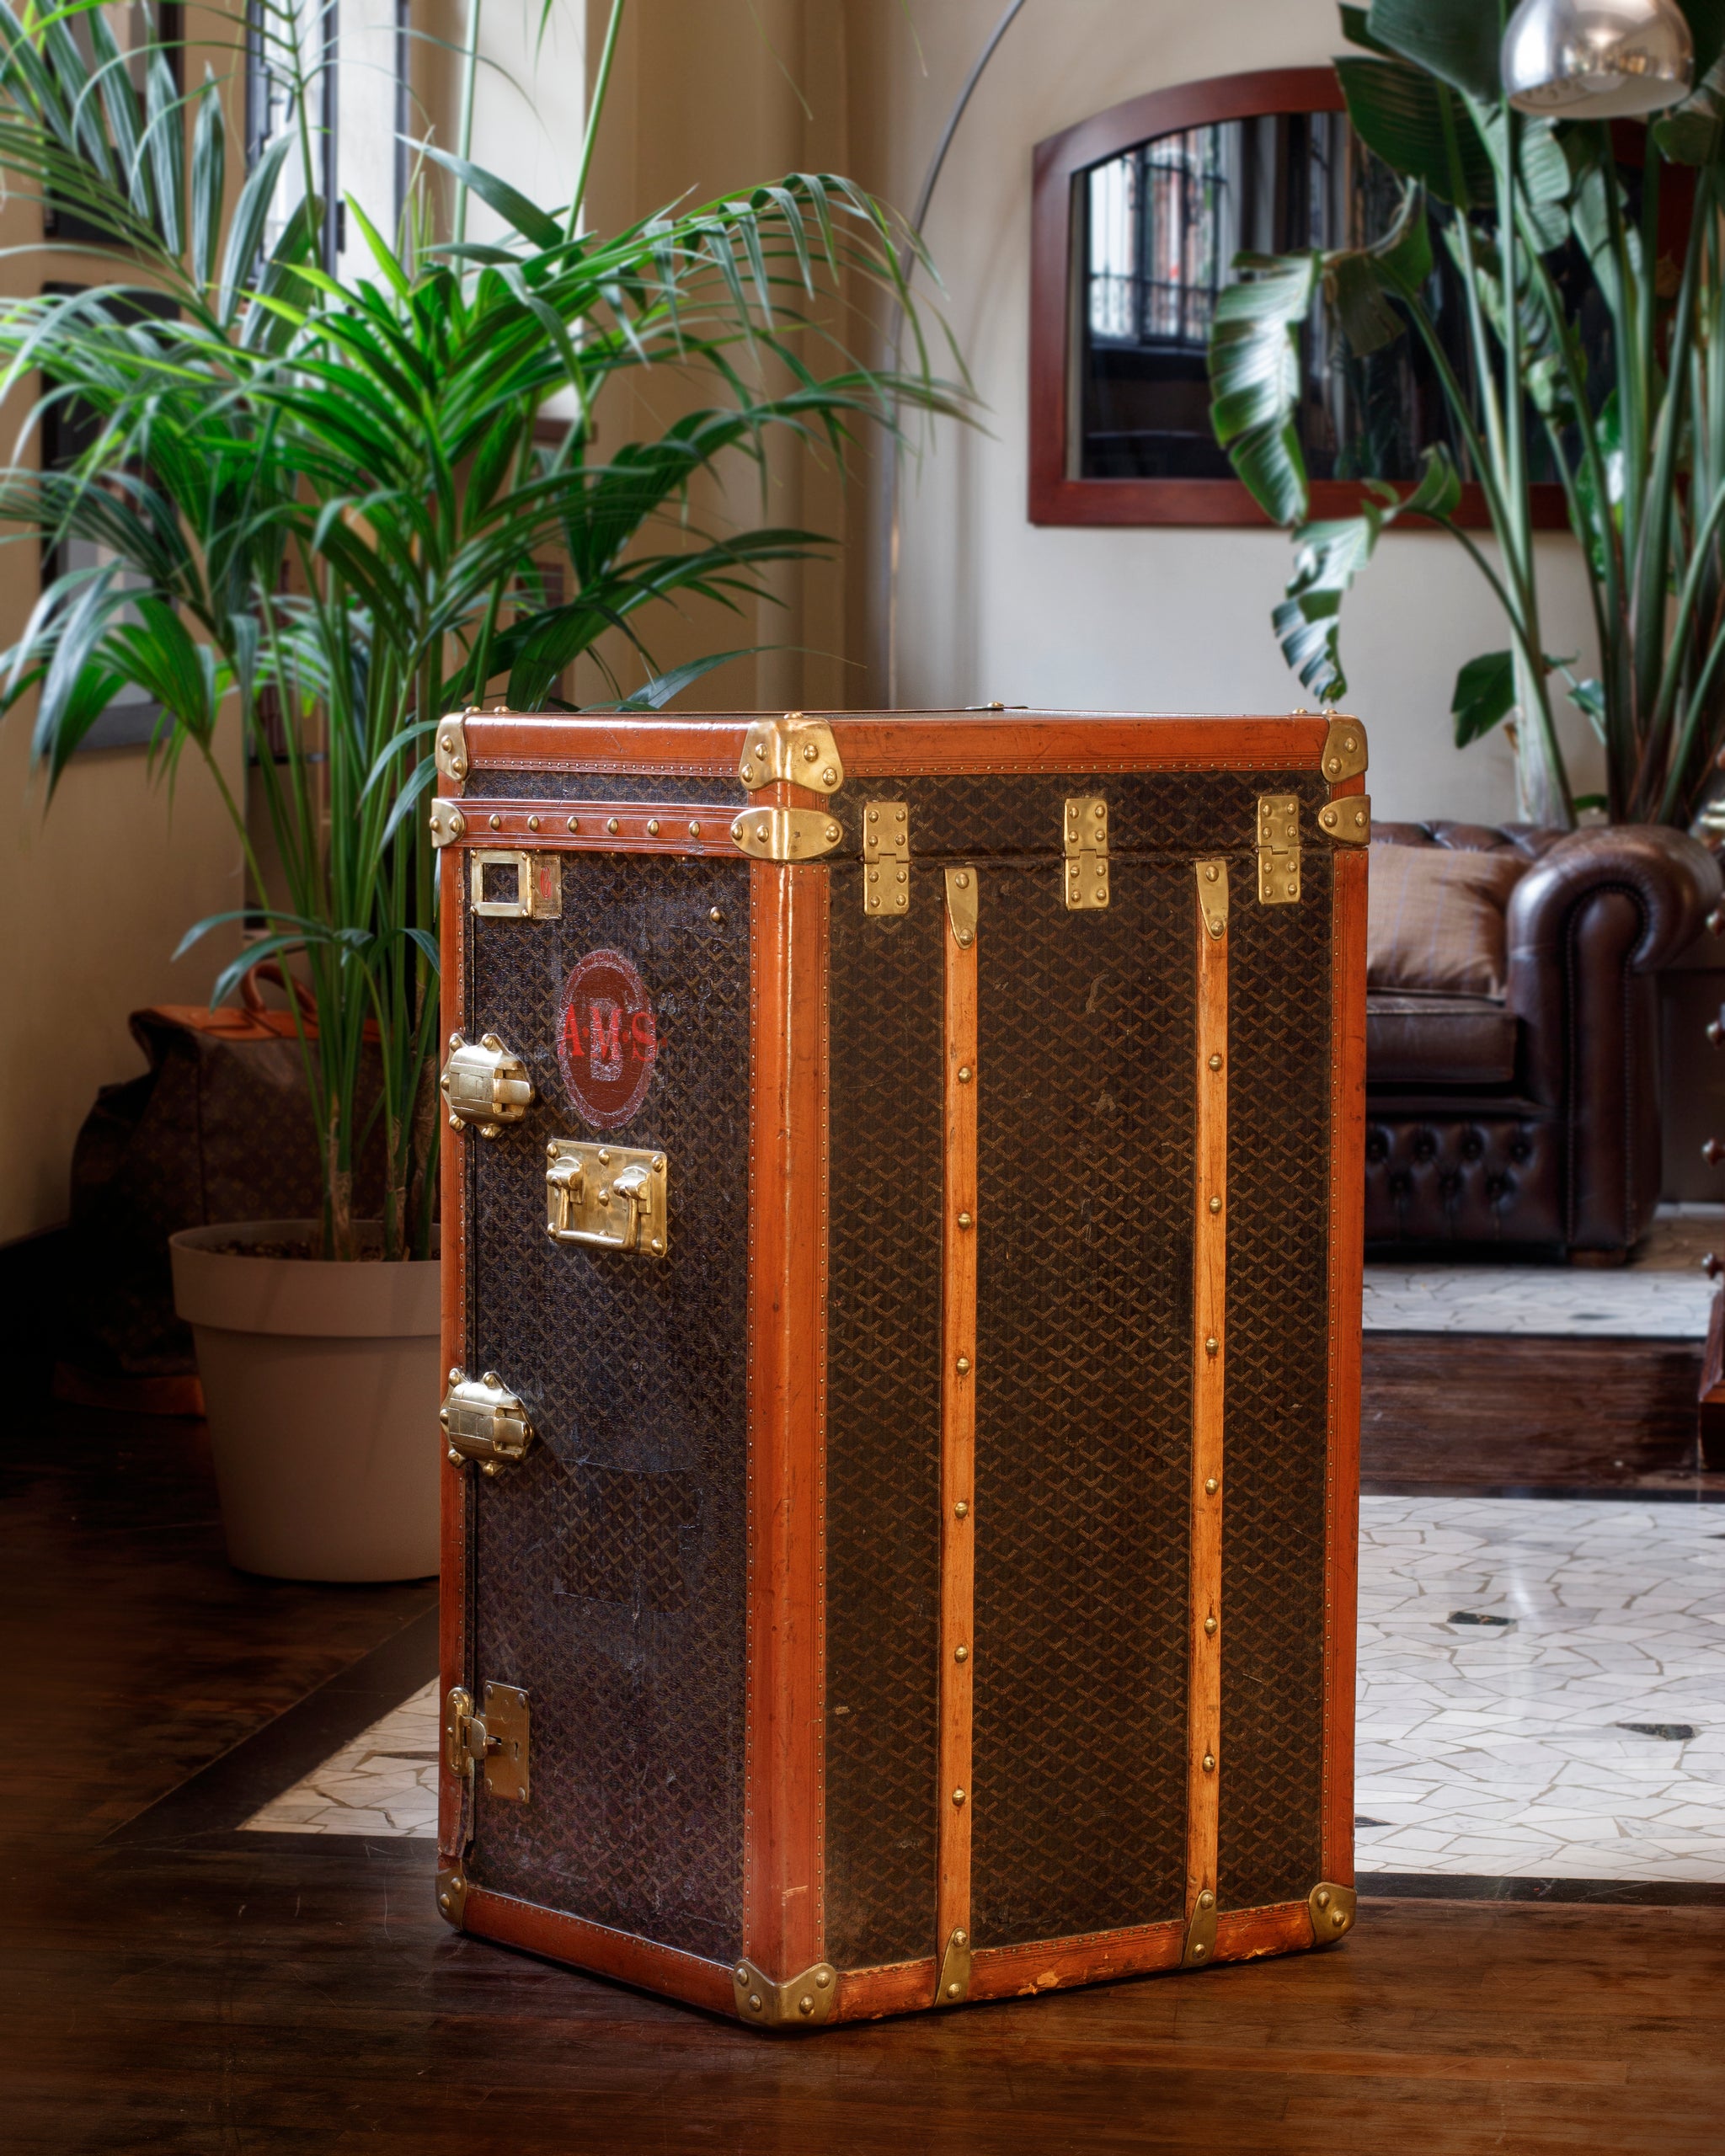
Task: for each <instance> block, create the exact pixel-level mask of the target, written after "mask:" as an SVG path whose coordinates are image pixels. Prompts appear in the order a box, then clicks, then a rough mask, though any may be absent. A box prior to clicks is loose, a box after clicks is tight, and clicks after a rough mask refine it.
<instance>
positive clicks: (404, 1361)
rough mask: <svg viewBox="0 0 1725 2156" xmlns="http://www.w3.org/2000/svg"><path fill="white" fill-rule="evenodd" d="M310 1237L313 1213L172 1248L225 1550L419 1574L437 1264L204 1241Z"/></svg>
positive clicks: (433, 1564)
mask: <svg viewBox="0 0 1725 2156" xmlns="http://www.w3.org/2000/svg"><path fill="white" fill-rule="evenodd" d="M362 1232H364V1231H363V1230H362ZM370 1233H371V1235H373V1236H375V1235H377V1228H376V1226H375V1225H373V1226H372V1227H371V1230H370ZM316 1235H317V1230H316V1227H315V1225H313V1224H312V1223H311V1222H309V1221H305V1220H261V1221H249V1222H247V1223H246V1224H245V1225H243V1226H213V1227H207V1228H188V1229H185V1230H183V1231H182V1232H181V1233H180V1234H179V1235H175V1236H174V1237H173V1238H172V1241H171V1243H170V1249H171V1251H172V1253H173V1261H174V1307H175V1309H176V1310H178V1311H179V1315H181V1316H182V1317H183V1318H184V1320H185V1321H186V1322H187V1323H188V1324H189V1325H190V1326H191V1328H192V1335H193V1337H194V1339H195V1342H196V1343H197V1353H198V1373H199V1375H200V1378H201V1379H202V1380H203V1386H204V1401H205V1407H206V1412H207V1414H208V1417H209V1423H210V1443H211V1450H212V1451H213V1452H214V1454H215V1459H216V1486H217V1487H218V1489H219V1491H220V1492H221V1498H222V1532H223V1534H224V1535H225V1537H226V1539H227V1555H228V1559H229V1561H230V1562H231V1563H232V1564H234V1565H236V1566H238V1567H239V1569H240V1570H241V1571H242V1572H264V1573H267V1574H269V1575H270V1577H274V1578H277V1579H291V1580H403V1579H422V1578H425V1577H427V1576H428V1575H430V1573H432V1572H435V1571H436V1570H437V1555H438V1525H437V1514H438V1469H439V1465H440V1462H441V1458H442V1446H441V1433H440V1431H439V1428H438V1422H437V1403H438V1400H439V1398H440V1396H441V1393H440V1385H439V1380H440V1377H441V1366H440V1364H439V1358H438V1311H439V1302H438V1267H437V1262H436V1260H435V1258H432V1259H430V1260H426V1261H415V1262H409V1263H407V1264H397V1265H386V1264H382V1263H380V1262H377V1261H376V1260H371V1261H369V1262H360V1263H357V1264H333V1263H329V1262H325V1261H323V1260H321V1259H315V1258H313V1259H306V1258H282V1257H242V1256H238V1255H236V1254H234V1253H233V1252H232V1251H231V1250H230V1251H222V1250H220V1249H218V1248H214V1247H212V1246H215V1245H221V1244H229V1245H232V1244H234V1243H259V1242H265V1243H269V1242H281V1243H293V1242H305V1241H307V1240H308V1239H309V1240H312V1241H315V1238H316Z"/></svg>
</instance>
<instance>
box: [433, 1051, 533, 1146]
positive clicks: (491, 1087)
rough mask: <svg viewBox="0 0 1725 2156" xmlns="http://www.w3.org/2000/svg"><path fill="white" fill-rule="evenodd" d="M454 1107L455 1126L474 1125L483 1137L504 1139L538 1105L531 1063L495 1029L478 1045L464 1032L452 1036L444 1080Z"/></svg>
mask: <svg viewBox="0 0 1725 2156" xmlns="http://www.w3.org/2000/svg"><path fill="white" fill-rule="evenodd" d="M438 1084H439V1086H440V1088H441V1091H442V1094H443V1098H444V1102H445V1105H446V1107H448V1109H449V1127H450V1129H451V1130H459V1129H461V1128H462V1125H463V1124H464V1123H470V1124H471V1125H472V1126H473V1129H476V1130H477V1131H478V1134H479V1135H480V1136H481V1137H482V1138H498V1137H500V1136H501V1135H502V1134H503V1131H504V1129H505V1126H506V1125H507V1124H509V1123H519V1122H520V1121H521V1118H522V1117H523V1116H525V1115H526V1113H527V1110H528V1109H529V1108H530V1107H531V1106H532V1105H533V1081H532V1080H531V1078H530V1077H529V1076H528V1075H527V1066H526V1064H525V1063H523V1062H522V1060H521V1058H520V1056H518V1055H517V1054H515V1052H514V1050H513V1049H506V1048H505V1046H504V1044H503V1043H502V1042H501V1041H500V1040H499V1038H497V1036H496V1034H495V1033H482V1034H481V1035H480V1036H479V1038H478V1042H477V1043H475V1042H472V1041H464V1040H463V1039H462V1037H461V1035H460V1034H459V1033H451V1035H450V1037H449V1060H448V1062H447V1063H446V1064H445V1065H444V1066H443V1075H442V1077H441V1079H440V1080H439V1081H438Z"/></svg>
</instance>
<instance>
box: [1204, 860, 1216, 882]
mask: <svg viewBox="0 0 1725 2156" xmlns="http://www.w3.org/2000/svg"><path fill="white" fill-rule="evenodd" d="M1215 880H1216V871H1215V865H1214V863H1212V865H1211V866H1210V867H1208V868H1206V869H1205V870H1204V882H1205V883H1215Z"/></svg>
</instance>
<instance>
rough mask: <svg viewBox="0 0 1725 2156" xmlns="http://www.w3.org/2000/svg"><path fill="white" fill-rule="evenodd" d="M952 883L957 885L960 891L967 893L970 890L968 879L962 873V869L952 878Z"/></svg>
mask: <svg viewBox="0 0 1725 2156" xmlns="http://www.w3.org/2000/svg"><path fill="white" fill-rule="evenodd" d="M953 882H954V883H956V884H957V885H958V887H959V889H960V890H961V891H968V890H969V888H970V878H969V877H968V876H967V875H966V874H965V873H964V870H963V869H962V868H961V869H960V870H959V873H958V874H957V875H956V876H955V877H954V878H953Z"/></svg>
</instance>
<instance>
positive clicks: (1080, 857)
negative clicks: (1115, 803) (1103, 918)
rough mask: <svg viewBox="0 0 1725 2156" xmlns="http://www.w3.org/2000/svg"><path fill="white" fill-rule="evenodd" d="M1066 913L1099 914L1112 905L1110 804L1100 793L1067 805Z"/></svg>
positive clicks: (1065, 841) (1072, 800)
mask: <svg viewBox="0 0 1725 2156" xmlns="http://www.w3.org/2000/svg"><path fill="white" fill-rule="evenodd" d="M1063 830H1064V833H1065V838H1064V846H1065V856H1066V910H1067V912H1068V913H1097V912H1100V911H1101V910H1102V909H1103V907H1104V906H1105V905H1107V904H1108V803H1107V802H1106V801H1104V800H1103V798H1102V797H1101V795H1100V794H1094V793H1084V794H1079V795H1077V796H1076V797H1075V798H1073V799H1071V800H1070V801H1068V802H1067V803H1066V814H1065V824H1064V825H1063Z"/></svg>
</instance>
